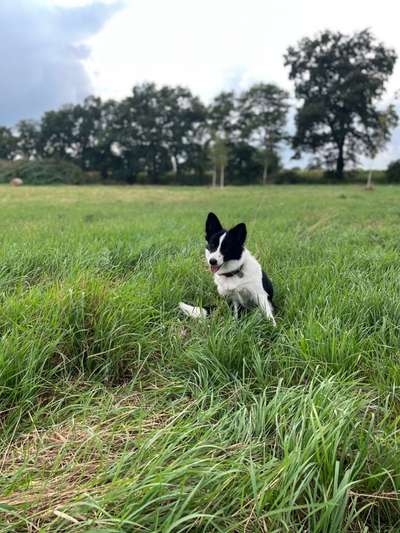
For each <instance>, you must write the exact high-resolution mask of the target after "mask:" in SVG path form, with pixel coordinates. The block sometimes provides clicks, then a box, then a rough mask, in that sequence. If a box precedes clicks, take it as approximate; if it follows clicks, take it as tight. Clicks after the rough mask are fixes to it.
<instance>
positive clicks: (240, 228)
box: [229, 222, 247, 246]
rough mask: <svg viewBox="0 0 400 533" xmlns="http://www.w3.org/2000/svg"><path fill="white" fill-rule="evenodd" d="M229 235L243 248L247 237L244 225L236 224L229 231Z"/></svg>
mask: <svg viewBox="0 0 400 533" xmlns="http://www.w3.org/2000/svg"><path fill="white" fill-rule="evenodd" d="M229 234H230V235H232V236H233V237H234V239H236V241H237V242H238V243H239V244H240V245H241V246H243V244H244V241H245V240H246V236H247V229H246V224H243V222H242V223H241V224H238V225H237V226H235V227H234V228H232V229H230V230H229Z"/></svg>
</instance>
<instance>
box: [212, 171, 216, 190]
mask: <svg viewBox="0 0 400 533" xmlns="http://www.w3.org/2000/svg"><path fill="white" fill-rule="evenodd" d="M216 186H217V167H214V168H213V173H212V187H216Z"/></svg>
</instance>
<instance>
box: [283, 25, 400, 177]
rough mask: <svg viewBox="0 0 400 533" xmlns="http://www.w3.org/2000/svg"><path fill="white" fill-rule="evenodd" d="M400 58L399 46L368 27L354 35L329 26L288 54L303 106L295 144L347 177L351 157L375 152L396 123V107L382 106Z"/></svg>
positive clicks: (370, 154) (303, 40)
mask: <svg viewBox="0 0 400 533" xmlns="http://www.w3.org/2000/svg"><path fill="white" fill-rule="evenodd" d="M395 62H396V53H395V51H394V50H392V49H389V48H386V47H385V46H384V45H383V44H382V43H379V42H377V41H376V39H375V38H374V37H373V35H372V34H371V32H370V31H369V30H364V31H361V32H358V33H355V34H353V35H350V36H349V35H344V34H342V33H339V32H331V31H328V30H327V31H324V32H322V33H321V34H320V35H318V36H317V37H316V38H314V39H310V38H304V39H302V40H301V41H300V42H299V43H298V45H297V47H290V48H289V49H288V51H287V53H286V55H285V65H286V66H287V67H289V78H290V79H291V80H293V81H294V83H295V94H296V97H297V98H298V99H299V100H300V103H301V106H300V108H299V109H298V111H297V115H296V133H295V136H294V139H293V146H294V148H295V149H297V150H298V151H299V152H300V151H301V150H305V151H309V152H313V153H320V154H322V155H323V157H324V158H325V160H326V162H327V165H328V167H329V166H331V167H332V166H335V167H336V175H337V177H338V178H339V179H340V178H343V176H344V167H345V163H346V162H352V163H356V161H357V156H359V155H360V154H367V155H369V156H371V157H373V156H375V155H376V153H377V151H378V150H379V149H381V148H382V146H383V145H384V144H385V142H387V141H388V140H389V138H390V131H391V129H392V128H393V127H394V126H395V125H396V123H397V115H396V112H395V110H394V108H393V106H389V107H388V108H387V109H386V110H384V111H381V110H380V108H379V107H378V104H379V102H380V101H381V99H382V97H383V94H384V90H385V87H386V84H387V81H388V79H389V77H390V75H391V74H392V72H393V69H394V65H395Z"/></svg>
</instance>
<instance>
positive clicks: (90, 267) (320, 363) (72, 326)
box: [0, 186, 400, 533]
mask: <svg viewBox="0 0 400 533" xmlns="http://www.w3.org/2000/svg"><path fill="white" fill-rule="evenodd" d="M399 200H400V189H397V188H396V187H382V188H378V189H376V190H375V191H374V192H365V191H364V190H363V189H362V188H357V187H350V186H349V187H322V186H321V187H317V186H316V187H306V186H305V187H300V186H295V187H273V186H270V187H265V188H261V187H258V188H257V187H254V188H242V189H229V188H227V189H226V190H224V191H219V190H218V191H210V190H205V189H193V188H187V189H186V188H180V189H162V188H158V189H157V188H124V187H121V188H118V187H115V188H112V187H109V188H105V187H104V188H101V187H88V188H85V187H77V188H73V187H70V188H66V187H65V188H50V187H49V188H46V187H43V188H36V189H35V188H28V187H25V188H20V189H10V188H8V187H6V186H4V187H0V206H1V209H0V230H1V231H0V241H1V246H0V420H1V444H0V446H1V457H0V469H1V476H0V494H1V497H0V527H1V530H2V531H9V532H14V531H36V530H38V531H48V532H50V531H51V532H54V531H55V532H57V531H60V532H61V531H107V532H114V531H149V532H155V531H159V532H172V531H189V530H191V531H220V532H238V531H240V532H242V531H243V532H249V531H266V532H284V531H287V532H293V531H310V532H313V533H314V532H321V533H325V532H329V533H330V532H332V533H336V532H339V531H349V532H353V531H360V532H366V531H386V532H389V531H393V532H394V531H398V530H399V529H400V514H399V511H400V505H399V501H400V495H399V492H398V491H399V489H400V478H399V475H400V466H399V465H400V442H399V440H400V437H399V421H400V418H399V407H400V402H399V400H400V398H399V388H398V387H399V385H398V384H399V382H400V366H399V356H400V349H399V328H400V283H399V279H400V262H399V252H400V244H399V243H400V241H399V237H398V233H399V231H398V228H399V223H400V207H399V206H400V203H399ZM209 210H214V211H216V212H217V213H218V215H220V217H221V218H222V220H223V221H224V222H225V223H226V224H227V225H229V224H234V223H236V222H239V221H242V220H243V221H245V222H246V223H247V226H248V233H249V241H248V246H249V248H250V250H251V251H252V252H253V253H255V254H256V256H257V257H258V258H259V259H260V261H261V262H262V264H263V266H264V267H265V269H266V270H267V272H268V273H269V274H270V276H271V278H272V280H273V282H274V285H275V288H276V293H277V304H278V308H279V311H278V317H277V322H278V326H277V328H276V329H274V328H272V327H271V325H270V323H269V322H267V321H266V320H265V319H264V318H263V317H262V315H261V314H260V313H259V312H258V311H254V312H252V313H249V314H248V315H247V316H246V317H244V318H242V319H241V320H240V321H236V320H235V319H234V318H233V317H232V315H231V314H230V312H229V310H228V309H227V306H226V305H225V304H224V303H223V302H221V301H220V300H219V299H218V298H217V296H216V291H215V289H214V286H213V283H212V280H211V279H210V275H209V273H208V272H207V271H206V268H205V266H204V263H203V224H204V219H205V216H206V214H207V212H208V211H209ZM180 300H184V301H187V302H195V303H199V304H201V303H207V304H217V311H216V313H215V315H214V316H213V317H212V318H211V319H210V320H206V321H190V320H187V319H185V318H184V317H182V316H181V315H180V314H179V312H178V311H177V303H178V302H179V301H180Z"/></svg>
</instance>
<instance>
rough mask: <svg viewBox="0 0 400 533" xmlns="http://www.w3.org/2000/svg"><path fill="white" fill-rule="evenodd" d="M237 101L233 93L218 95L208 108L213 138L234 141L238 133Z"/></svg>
mask: <svg viewBox="0 0 400 533" xmlns="http://www.w3.org/2000/svg"><path fill="white" fill-rule="evenodd" d="M237 116H238V113H237V100H236V97H235V94H234V93H233V92H232V91H229V92H226V91H224V92H221V93H220V94H218V95H217V96H216V97H215V98H214V100H213V101H212V102H211V104H210V105H209V107H208V129H209V131H210V134H211V137H213V136H215V135H218V136H223V137H224V138H225V139H229V140H230V141H233V140H234V138H235V134H236V132H237Z"/></svg>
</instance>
